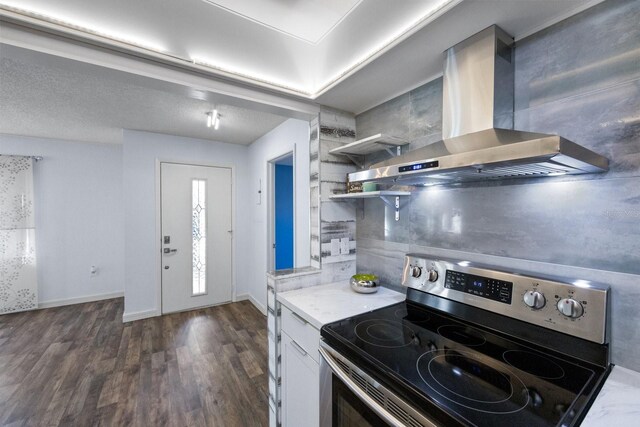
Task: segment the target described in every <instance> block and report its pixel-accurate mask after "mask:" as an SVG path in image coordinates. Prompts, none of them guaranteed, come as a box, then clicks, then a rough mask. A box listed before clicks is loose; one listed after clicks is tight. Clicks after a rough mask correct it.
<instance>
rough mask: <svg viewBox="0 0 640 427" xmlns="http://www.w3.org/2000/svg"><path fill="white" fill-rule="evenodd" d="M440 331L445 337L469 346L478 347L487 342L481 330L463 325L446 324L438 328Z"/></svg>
mask: <svg viewBox="0 0 640 427" xmlns="http://www.w3.org/2000/svg"><path fill="white" fill-rule="evenodd" d="M438 333H439V334H440V335H442V336H443V337H445V338H448V339H450V340H451V341H455V342H457V343H460V344H462V345H466V346H467V347H476V346H479V345H482V344H484V343H485V342H487V340H486V338H485V337H484V336H483V335H482V334H480V332H477V331H474V330H472V329H471V328H467V327H464V326H462V325H444V326H440V327H439V328H438Z"/></svg>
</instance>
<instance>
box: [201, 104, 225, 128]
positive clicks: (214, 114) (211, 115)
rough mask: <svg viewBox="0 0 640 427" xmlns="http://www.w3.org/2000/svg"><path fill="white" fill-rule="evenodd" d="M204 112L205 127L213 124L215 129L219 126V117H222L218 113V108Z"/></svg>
mask: <svg viewBox="0 0 640 427" xmlns="http://www.w3.org/2000/svg"><path fill="white" fill-rule="evenodd" d="M205 114H206V115H207V127H208V128H210V127H212V126H213V128H214V129H215V130H218V129H219V128H220V117H222V116H221V115H220V113H218V110H217V109H214V110H213V111H207V112H206V113H205Z"/></svg>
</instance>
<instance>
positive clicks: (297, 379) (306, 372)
mask: <svg viewBox="0 0 640 427" xmlns="http://www.w3.org/2000/svg"><path fill="white" fill-rule="evenodd" d="M319 371H320V366H319V365H318V363H317V362H316V361H315V360H313V359H312V358H311V355H310V354H309V353H305V351H304V349H303V348H302V347H300V346H299V345H298V344H297V343H296V342H295V341H294V340H293V339H292V338H291V337H290V336H289V335H287V334H286V333H285V332H284V331H283V332H282V425H283V427H300V426H305V427H317V426H318V425H319V406H320V390H319V389H320V384H319Z"/></svg>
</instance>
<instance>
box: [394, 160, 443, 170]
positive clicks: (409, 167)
mask: <svg viewBox="0 0 640 427" xmlns="http://www.w3.org/2000/svg"><path fill="white" fill-rule="evenodd" d="M438 166H439V163H438V161H437V160H434V161H432V162H425V163H414V164H413V165H407V166H400V167H399V168H398V172H413V171H419V170H423V169H431V168H437V167H438Z"/></svg>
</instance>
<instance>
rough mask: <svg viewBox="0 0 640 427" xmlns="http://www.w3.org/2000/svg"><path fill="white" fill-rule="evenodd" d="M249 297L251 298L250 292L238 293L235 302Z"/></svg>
mask: <svg viewBox="0 0 640 427" xmlns="http://www.w3.org/2000/svg"><path fill="white" fill-rule="evenodd" d="M248 299H249V294H239V295H236V298H235V299H234V300H233V302H238V301H245V300H248Z"/></svg>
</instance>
